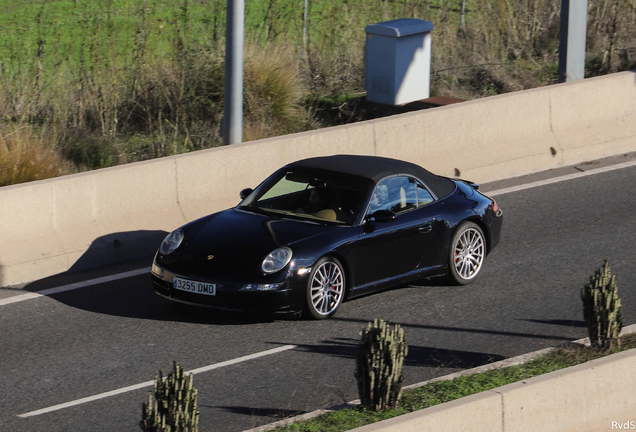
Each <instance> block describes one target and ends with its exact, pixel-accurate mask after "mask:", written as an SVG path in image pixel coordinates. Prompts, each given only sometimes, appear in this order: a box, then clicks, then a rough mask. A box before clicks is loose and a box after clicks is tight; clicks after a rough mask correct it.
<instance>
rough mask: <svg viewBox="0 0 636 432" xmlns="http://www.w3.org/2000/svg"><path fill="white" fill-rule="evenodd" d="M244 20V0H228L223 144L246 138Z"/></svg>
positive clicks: (238, 141)
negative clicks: (244, 117) (244, 125)
mask: <svg viewBox="0 0 636 432" xmlns="http://www.w3.org/2000/svg"><path fill="white" fill-rule="evenodd" d="M244 22H245V0H228V1H227V30H226V34H225V97H224V106H223V120H222V122H221V135H222V136H223V144H224V145H227V144H236V143H240V142H242V141H243V42H244V39H245V35H244V33H245V25H244Z"/></svg>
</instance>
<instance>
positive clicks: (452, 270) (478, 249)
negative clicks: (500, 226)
mask: <svg viewBox="0 0 636 432" xmlns="http://www.w3.org/2000/svg"><path fill="white" fill-rule="evenodd" d="M485 258H486V238H485V237H484V233H483V231H482V230H481V228H479V226H478V225H477V224H475V223H473V222H464V223H463V224H461V225H460V226H459V228H458V229H457V231H456V232H455V235H454V236H453V241H452V242H451V247H450V253H449V257H448V275H449V278H450V280H451V281H452V282H454V283H456V284H458V285H466V284H469V283H471V282H472V281H474V280H475V279H477V276H479V273H480V272H481V268H482V266H483V264H484V259H485Z"/></svg>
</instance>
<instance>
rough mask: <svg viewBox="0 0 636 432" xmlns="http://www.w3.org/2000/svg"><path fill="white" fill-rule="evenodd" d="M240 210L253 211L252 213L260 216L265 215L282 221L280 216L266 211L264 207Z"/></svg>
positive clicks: (249, 207) (245, 207)
mask: <svg viewBox="0 0 636 432" xmlns="http://www.w3.org/2000/svg"><path fill="white" fill-rule="evenodd" d="M239 208H240V209H241V210H247V211H251V212H252V213H258V214H262V215H265V216H269V217H275V218H276V219H280V216H279V215H277V214H276V213H275V212H272V211H269V210H266V209H264V208H263V207H256V206H251V205H248V206H241V207H239Z"/></svg>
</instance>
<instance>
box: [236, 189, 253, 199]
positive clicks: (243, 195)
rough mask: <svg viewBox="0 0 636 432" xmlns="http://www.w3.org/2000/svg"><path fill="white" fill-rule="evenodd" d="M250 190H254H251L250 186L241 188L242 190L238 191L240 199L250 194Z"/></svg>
mask: <svg viewBox="0 0 636 432" xmlns="http://www.w3.org/2000/svg"><path fill="white" fill-rule="evenodd" d="M252 192H254V190H253V189H251V188H246V189H243V190H242V191H241V192H240V193H239V196H240V197H241V199H242V200H244V199H245V198H247V197H248V196H250V194H251V193H252Z"/></svg>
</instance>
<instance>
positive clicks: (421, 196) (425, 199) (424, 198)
mask: <svg viewBox="0 0 636 432" xmlns="http://www.w3.org/2000/svg"><path fill="white" fill-rule="evenodd" d="M433 201H435V199H434V198H433V195H431V193H430V192H429V191H428V189H426V188H425V187H424V186H423V185H422V184H420V183H417V206H418V207H420V206H423V205H426V204H429V203H432V202H433Z"/></svg>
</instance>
